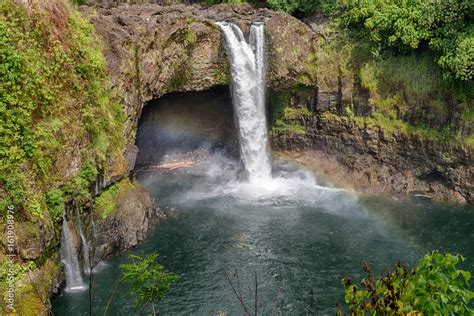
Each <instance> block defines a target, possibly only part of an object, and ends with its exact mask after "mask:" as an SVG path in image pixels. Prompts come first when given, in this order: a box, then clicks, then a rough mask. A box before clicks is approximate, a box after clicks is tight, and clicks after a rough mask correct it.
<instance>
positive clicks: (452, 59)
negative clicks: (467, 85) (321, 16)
mask: <svg viewBox="0 0 474 316" xmlns="http://www.w3.org/2000/svg"><path fill="white" fill-rule="evenodd" d="M342 11H343V12H344V13H343V15H342V22H343V25H345V26H346V27H347V28H348V29H351V30H356V31H357V32H358V33H359V34H362V35H363V36H365V37H366V38H368V39H369V40H370V42H372V43H373V48H374V52H376V53H381V52H384V51H385V52H386V51H389V50H391V51H395V52H402V53H403V52H410V51H412V50H417V49H420V48H425V47H426V48H429V49H431V50H433V51H434V52H436V54H437V55H438V64H439V66H440V67H441V68H442V69H444V70H445V76H446V78H448V79H456V80H462V81H467V80H472V79H473V78H474V66H473V64H474V50H473V48H472V44H473V42H474V25H473V23H472V17H473V15H474V4H473V2H472V1H469V0H452V1H441V0H433V1H426V0H411V1H399V0H373V1H367V0H345V4H344V5H343V8H342Z"/></svg>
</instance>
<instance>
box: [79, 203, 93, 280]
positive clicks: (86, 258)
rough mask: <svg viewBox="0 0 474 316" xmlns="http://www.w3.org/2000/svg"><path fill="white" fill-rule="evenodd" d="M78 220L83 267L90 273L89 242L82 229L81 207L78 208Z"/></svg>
mask: <svg viewBox="0 0 474 316" xmlns="http://www.w3.org/2000/svg"><path fill="white" fill-rule="evenodd" d="M76 221H77V227H78V228H79V235H80V236H81V252H82V258H83V263H82V268H83V270H84V272H85V273H90V267H91V264H90V261H89V258H90V257H89V243H88V242H87V239H86V236H85V235H84V231H83V229H82V221H81V216H80V214H79V209H77V208H76Z"/></svg>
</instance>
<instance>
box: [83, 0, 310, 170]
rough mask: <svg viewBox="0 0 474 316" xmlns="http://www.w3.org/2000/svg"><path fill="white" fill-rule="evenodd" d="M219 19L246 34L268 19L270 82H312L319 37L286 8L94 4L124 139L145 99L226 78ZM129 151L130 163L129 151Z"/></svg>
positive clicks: (281, 84) (200, 87) (276, 84)
mask: <svg viewBox="0 0 474 316" xmlns="http://www.w3.org/2000/svg"><path fill="white" fill-rule="evenodd" d="M84 11H85V12H87V8H84ZM223 20H226V21H232V22H234V23H236V24H238V25H239V26H240V27H241V28H242V29H243V31H244V32H246V31H247V32H248V30H249V28H250V24H251V22H258V21H265V22H266V33H267V39H268V45H267V46H268V47H267V51H268V52H269V57H270V60H269V85H270V86H271V87H273V88H276V89H282V88H287V87H290V86H291V87H295V86H298V85H311V84H314V83H315V72H314V71H312V70H313V69H314V66H313V65H314V63H313V60H312V59H311V58H312V56H315V47H316V35H315V33H313V32H312V31H311V30H310V28H309V27H308V26H307V25H306V24H304V23H302V22H300V21H299V20H297V19H295V18H293V17H291V16H289V15H287V14H285V13H277V12H272V11H270V10H267V9H254V8H252V7H251V6H248V5H216V6H211V7H207V8H204V7H201V6H198V5H193V6H189V5H188V6H186V5H170V6H162V5H155V4H148V5H137V6H124V5H121V6H116V7H110V6H106V7H99V9H98V14H97V15H95V16H94V17H93V23H94V25H95V28H96V32H97V34H98V35H99V36H100V37H101V38H102V40H103V42H104V47H105V56H106V59H107V61H108V71H109V73H110V76H111V79H112V85H113V87H114V88H115V89H116V90H117V93H118V94H119V95H120V96H121V98H122V103H123V105H124V108H125V110H126V112H127V114H128V121H127V136H128V138H129V144H133V143H134V136H135V129H136V126H137V120H138V118H139V117H140V114H141V110H142V108H143V106H144V105H145V104H146V103H147V102H148V101H150V100H152V99H156V98H159V97H161V96H163V95H164V94H166V93H170V92H183V91H200V90H205V89H208V88H210V87H213V86H217V85H225V84H228V83H229V70H228V68H229V66H228V62H227V58H226V56H225V49H224V47H223V40H222V36H221V32H220V29H219V28H218V27H217V26H216V25H215V22H217V21H223ZM129 152H130V153H132V155H130V157H128V159H129V161H132V162H133V161H134V158H133V151H129ZM129 167H130V168H133V166H129Z"/></svg>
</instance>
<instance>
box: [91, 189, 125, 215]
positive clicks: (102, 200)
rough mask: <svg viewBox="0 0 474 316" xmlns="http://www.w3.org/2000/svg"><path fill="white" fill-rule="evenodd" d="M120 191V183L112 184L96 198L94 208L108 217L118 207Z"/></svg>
mask: <svg viewBox="0 0 474 316" xmlns="http://www.w3.org/2000/svg"><path fill="white" fill-rule="evenodd" d="M118 193H119V186H118V184H114V185H112V186H110V187H109V188H108V189H107V190H105V191H104V192H102V193H101V194H100V195H99V196H98V197H96V198H95V200H94V210H96V211H97V212H98V213H99V214H101V216H102V218H103V219H106V218H107V216H109V214H111V213H112V212H113V211H114V210H115V208H116V199H117V195H118Z"/></svg>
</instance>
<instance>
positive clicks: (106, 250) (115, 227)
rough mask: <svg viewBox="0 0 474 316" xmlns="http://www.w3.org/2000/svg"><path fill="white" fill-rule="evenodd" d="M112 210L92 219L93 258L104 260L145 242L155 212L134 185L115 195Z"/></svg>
mask: <svg viewBox="0 0 474 316" xmlns="http://www.w3.org/2000/svg"><path fill="white" fill-rule="evenodd" d="M115 204H116V208H115V210H114V212H113V214H110V215H109V216H107V218H106V219H96V220H95V221H96V223H97V224H96V232H95V233H96V236H95V237H94V238H95V239H96V240H95V242H96V244H97V245H98V249H97V252H96V255H97V256H99V257H104V256H108V255H111V254H113V253H117V252H119V251H122V250H125V249H128V248H131V247H133V246H136V245H137V244H138V242H140V241H142V240H143V239H145V237H146V235H147V233H148V231H149V230H150V229H151V228H152V224H153V223H154V222H156V219H157V218H158V216H159V210H158V209H157V208H156V207H155V206H154V205H153V200H152V198H151V196H150V194H149V192H148V190H147V189H145V188H144V187H142V186H141V185H139V184H137V183H134V186H133V187H132V188H130V189H129V190H127V191H126V192H125V193H124V194H120V195H118V196H117V199H116V201H115Z"/></svg>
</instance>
